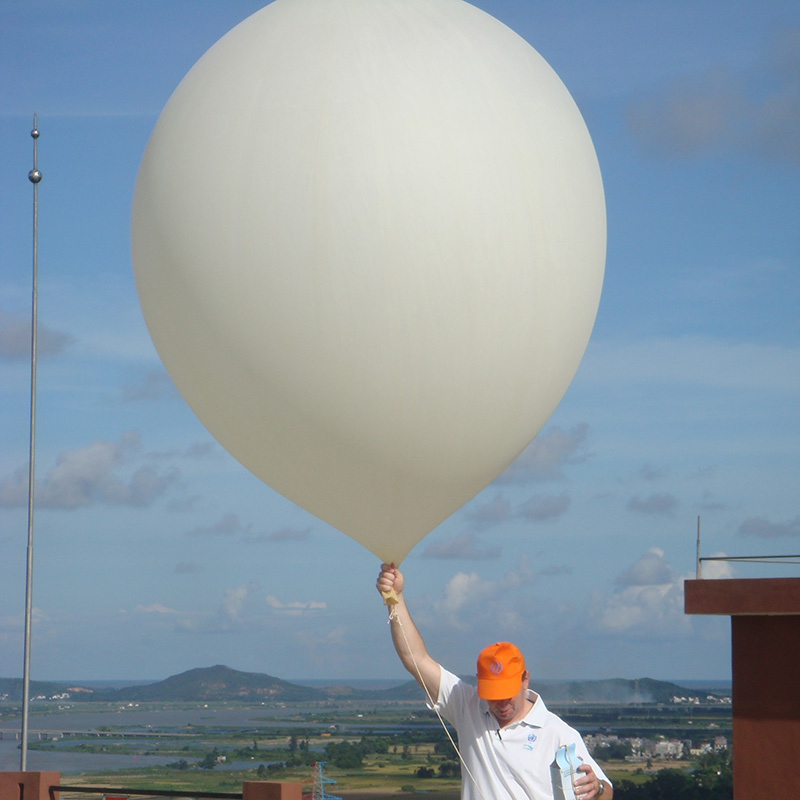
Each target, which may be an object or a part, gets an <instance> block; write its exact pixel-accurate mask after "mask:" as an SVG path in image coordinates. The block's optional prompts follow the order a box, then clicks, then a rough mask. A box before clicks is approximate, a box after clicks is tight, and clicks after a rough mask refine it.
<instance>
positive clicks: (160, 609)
mask: <svg viewBox="0 0 800 800" xmlns="http://www.w3.org/2000/svg"><path fill="white" fill-rule="evenodd" d="M134 611H136V612H137V613H139V614H177V613H178V612H177V611H176V610H175V609H174V608H168V607H167V606H163V605H161V603H150V605H147V606H143V605H138V606H136V608H135V609H134Z"/></svg>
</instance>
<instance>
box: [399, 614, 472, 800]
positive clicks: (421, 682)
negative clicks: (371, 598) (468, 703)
mask: <svg viewBox="0 0 800 800" xmlns="http://www.w3.org/2000/svg"><path fill="white" fill-rule="evenodd" d="M389 608H390V611H389V619H388V624H391V623H392V622H396V623H397V624H398V625H399V626H400V633H402V634H403V640H404V641H405V643H406V649H407V650H408V654H409V655H410V656H411V661H412V663H413V664H414V669H415V670H416V671H417V681H418V682H419V685H420V686H421V687H422V688H423V689H424V691H425V696H426V697H427V698H428V705H429V706H430V707H431V708H432V709H433V710H434V712H436V716H437V717H438V718H439V722H440V723H441V725H442V728H443V729H444V732H445V734H446V735H447V738H448V739H449V740H450V744H451V745H453V749H454V750H455V751H456V755H457V756H458V760H459V761H460V762H461V766H462V767H464V770H465V771H466V773H467V775H469V777H470V779H471V780H472V782H473V784H475V789H476V790H477V792H478V794H479V795H480V796H481V798H482V800H487V797H486V795H484V793H483V792H482V791H481V787H480V785H479V784H478V781H477V780H476V779H475V776H474V775H473V774H472V773H471V772H470V771H469V767H468V766H467V762H466V761H464V757H463V756H462V755H461V751H460V750H459V749H458V745H457V744H456V743H455V742H454V741H453V737H452V736H451V735H450V731H449V730H448V729H447V723H445V721H444V720H443V719H442V715H441V714H440V713H439V709H438V708H436V701H435V700H434V699H433V697H432V696H431V693H430V690H429V689H428V685H427V684H426V683H425V679H424V678H423V677H422V672H420V669H419V666H418V664H417V660H416V659H415V658H414V652H413V650H412V649H411V644H410V643H409V641H408V637H407V636H406V630H405V628H404V627H403V621H402V620H401V619H400V617H399V616H398V615H397V606H394V605H392V606H390V607H389Z"/></svg>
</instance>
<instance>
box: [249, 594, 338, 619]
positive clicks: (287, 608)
mask: <svg viewBox="0 0 800 800" xmlns="http://www.w3.org/2000/svg"><path fill="white" fill-rule="evenodd" d="M264 599H265V601H266V603H267V605H268V606H269V607H270V609H271V610H272V611H274V612H275V613H276V614H281V615H285V616H289V617H300V616H304V615H306V614H313V613H316V612H318V611H324V610H325V609H326V608H327V603H325V601H318V600H290V601H289V602H288V603H285V602H283V601H281V600H278V598H277V597H275V595H273V594H268V595H267V596H266V597H265V598H264Z"/></svg>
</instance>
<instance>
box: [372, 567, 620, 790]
mask: <svg viewBox="0 0 800 800" xmlns="http://www.w3.org/2000/svg"><path fill="white" fill-rule="evenodd" d="M377 587H378V591H379V592H380V593H381V594H382V595H383V596H384V598H387V596H389V595H391V593H392V592H394V596H392V597H391V600H387V604H389V603H390V602H391V605H390V616H389V619H390V624H391V631H392V642H393V643H394V647H395V650H397V655H398V656H399V657H400V661H401V662H402V664H403V666H404V667H405V668H406V669H407V670H408V671H409V672H410V673H411V674H412V675H413V676H414V678H415V679H416V681H417V683H419V684H420V686H422V688H423V689H424V690H425V691H426V693H427V694H428V698H429V702H430V703H432V704H433V707H434V708H435V709H436V710H437V711H439V713H441V715H442V716H443V717H444V718H445V719H446V720H447V721H448V722H450V723H451V724H452V725H454V726H455V729H456V731H457V732H458V747H459V750H460V751H461V757H462V758H463V763H464V767H465V769H464V774H463V776H462V781H461V797H462V800H504V798H514V800H517V798H518V799H519V800H523V799H524V800H530V799H531V798H532V799H533V800H552V798H553V785H552V781H551V775H550V765H551V764H552V763H553V761H554V760H555V756H556V752H557V751H558V749H559V748H560V747H561V746H562V745H568V744H570V743H574V745H575V753H576V755H577V756H578V757H579V758H580V759H581V760H582V762H583V763H581V764H580V766H579V767H578V768H577V769H578V775H579V777H577V778H576V779H575V780H574V783H573V785H574V788H575V794H576V796H577V797H578V798H579V800H593V798H597V797H602V798H603V800H611V797H612V795H613V788H612V786H611V783H610V782H609V780H608V778H607V777H606V776H605V774H604V773H603V771H602V770H601V769H600V767H599V766H598V765H597V764H596V763H595V761H594V760H593V759H592V757H591V756H590V755H589V752H588V751H587V749H586V746H585V744H584V743H583V740H582V739H581V736H580V734H579V733H578V732H577V731H576V730H574V729H573V728H570V727H569V726H568V725H567V724H566V723H565V722H564V721H563V720H562V719H560V718H559V717H557V716H556V715H555V714H552V713H551V712H550V711H548V710H547V708H546V707H545V705H544V702H543V700H542V698H541V697H539V695H537V694H536V692H534V691H532V690H531V689H529V688H528V680H529V673H528V671H527V670H526V669H525V662H524V660H523V658H522V654H521V653H520V652H519V650H518V649H517V648H516V647H515V646H514V645H512V644H510V643H508V642H499V643H497V644H494V645H490V646H489V647H487V648H486V649H484V650H483V651H482V652H481V654H480V655H479V656H478V685H477V688H476V687H474V686H472V685H471V684H468V683H465V682H464V681H461V680H460V679H459V678H457V677H456V676H455V675H453V674H451V673H450V672H448V671H447V670H446V669H444V668H443V667H442V666H440V665H439V664H438V663H437V662H436V661H435V660H434V659H433V658H431V656H430V655H429V654H428V651H427V649H426V647H425V642H424V641H423V640H422V637H421V636H420V634H419V631H418V630H417V628H416V626H415V625H414V623H413V622H412V620H411V616H410V615H409V613H408V609H407V608H406V604H405V601H404V599H403V587H404V581H403V575H402V573H401V572H400V571H399V570H398V569H397V568H396V567H395V566H393V565H391V564H382V565H381V572H380V575H379V576H378V581H377Z"/></svg>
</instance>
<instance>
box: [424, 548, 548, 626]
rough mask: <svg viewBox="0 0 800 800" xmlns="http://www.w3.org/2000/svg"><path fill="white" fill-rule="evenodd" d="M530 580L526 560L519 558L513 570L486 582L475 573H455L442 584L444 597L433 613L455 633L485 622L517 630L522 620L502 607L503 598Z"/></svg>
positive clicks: (436, 604)
mask: <svg viewBox="0 0 800 800" xmlns="http://www.w3.org/2000/svg"><path fill="white" fill-rule="evenodd" d="M532 579H533V572H532V571H531V569H530V567H529V565H528V562H527V559H526V558H525V556H524V555H521V556H520V557H519V559H518V564H517V569H516V570H515V571H511V572H507V573H506V574H505V575H503V577H502V579H500V580H497V581H487V580H484V579H483V578H481V577H480V575H478V574H477V573H475V572H471V573H466V572H457V573H456V574H455V575H453V577H452V578H450V580H449V581H448V582H447V583H446V584H445V588H444V596H443V598H442V599H441V600H439V601H437V602H435V603H434V607H433V610H434V613H435V616H436V617H437V619H438V621H439V622H440V623H444V624H446V625H447V626H448V627H451V628H455V629H457V630H469V629H471V628H475V627H476V626H478V625H480V624H482V623H483V622H484V621H486V620H493V621H495V622H498V624H499V621H500V620H501V619H502V625H501V627H503V628H506V629H514V628H518V627H521V626H522V625H523V624H524V620H523V619H522V617H520V615H519V614H517V613H516V612H515V611H513V610H512V609H509V608H507V607H505V606H504V605H503V603H502V600H503V598H504V597H505V596H506V595H507V594H508V593H509V592H510V591H511V590H512V589H515V588H517V587H519V586H521V585H523V584H526V583H529V582H530V581H532Z"/></svg>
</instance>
